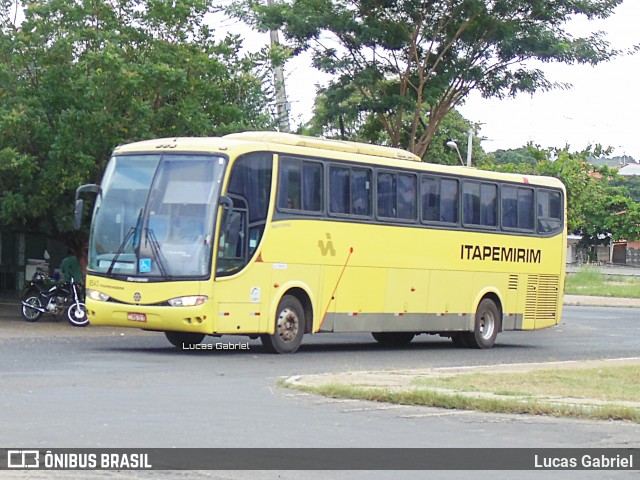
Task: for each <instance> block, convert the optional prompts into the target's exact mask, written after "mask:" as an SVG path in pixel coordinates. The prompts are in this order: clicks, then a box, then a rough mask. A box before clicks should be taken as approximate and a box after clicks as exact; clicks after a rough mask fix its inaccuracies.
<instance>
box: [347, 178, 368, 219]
mask: <svg viewBox="0 0 640 480" xmlns="http://www.w3.org/2000/svg"><path fill="white" fill-rule="evenodd" d="M351 213H352V214H353V215H371V172H370V171H369V170H362V169H356V168H354V169H352V171H351Z"/></svg>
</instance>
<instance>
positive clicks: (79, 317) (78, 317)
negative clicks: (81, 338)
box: [67, 302, 89, 327]
mask: <svg viewBox="0 0 640 480" xmlns="http://www.w3.org/2000/svg"><path fill="white" fill-rule="evenodd" d="M67 320H68V321H69V323H70V324H71V325H73V326H74V327H86V326H87V325H89V317H88V316H87V306H86V305H85V304H84V303H81V302H80V303H72V304H71V305H69V308H67Z"/></svg>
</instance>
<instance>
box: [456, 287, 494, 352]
mask: <svg viewBox="0 0 640 480" xmlns="http://www.w3.org/2000/svg"><path fill="white" fill-rule="evenodd" d="M500 326H501V324H500V313H499V311H498V307H496V304H495V303H494V302H493V300H491V299H489V298H485V299H484V300H482V301H481V302H480V305H478V310H477V311H476V321H475V328H474V331H473V332H469V333H467V334H466V338H465V340H466V341H465V344H466V345H467V347H471V348H491V347H493V344H494V343H495V342H496V337H497V336H498V332H499V331H500Z"/></svg>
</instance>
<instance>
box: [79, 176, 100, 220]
mask: <svg viewBox="0 0 640 480" xmlns="http://www.w3.org/2000/svg"><path fill="white" fill-rule="evenodd" d="M84 192H89V193H96V194H99V193H100V185H96V184H95V183H89V184H87V185H81V186H79V187H78V188H77V189H76V209H75V212H74V222H73V226H74V227H75V229H76V230H80V225H82V212H83V211H84V200H82V199H81V198H80V194H81V193H84Z"/></svg>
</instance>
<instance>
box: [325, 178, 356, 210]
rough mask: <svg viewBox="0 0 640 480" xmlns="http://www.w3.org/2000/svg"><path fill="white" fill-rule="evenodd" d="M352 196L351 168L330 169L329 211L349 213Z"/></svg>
mask: <svg viewBox="0 0 640 480" xmlns="http://www.w3.org/2000/svg"><path fill="white" fill-rule="evenodd" d="M350 198H351V183H350V181H349V169H348V168H343V167H331V168H330V169H329V199H330V201H329V211H330V212H331V213H349V211H350V205H349V203H350V202H349V200H350Z"/></svg>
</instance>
